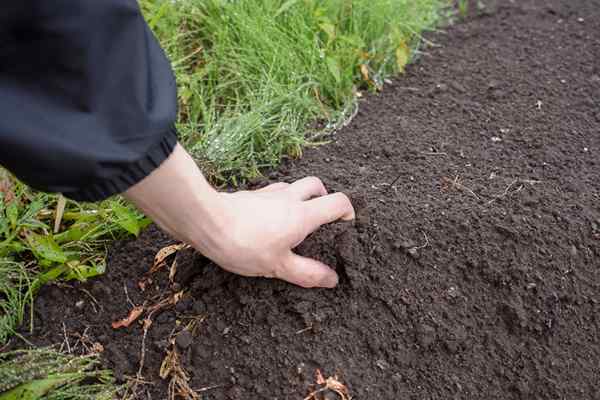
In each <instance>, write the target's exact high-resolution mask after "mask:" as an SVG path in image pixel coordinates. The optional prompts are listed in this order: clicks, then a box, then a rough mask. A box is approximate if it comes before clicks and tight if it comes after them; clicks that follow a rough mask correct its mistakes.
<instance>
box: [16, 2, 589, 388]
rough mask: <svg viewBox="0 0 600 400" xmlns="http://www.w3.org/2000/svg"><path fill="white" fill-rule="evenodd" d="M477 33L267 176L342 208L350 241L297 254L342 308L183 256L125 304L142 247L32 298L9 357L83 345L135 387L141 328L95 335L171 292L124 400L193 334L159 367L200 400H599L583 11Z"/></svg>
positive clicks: (330, 232)
mask: <svg viewBox="0 0 600 400" xmlns="http://www.w3.org/2000/svg"><path fill="white" fill-rule="evenodd" d="M474 14H476V15H472V16H471V17H470V18H469V19H468V20H467V21H465V22H464V23H459V24H457V25H455V26H453V27H451V28H449V29H448V30H447V32H445V33H440V34H438V35H435V36H433V37H432V38H430V39H431V40H432V41H434V42H435V43H436V44H438V45H440V46H436V47H429V48H427V49H425V51H426V54H424V56H423V57H421V59H420V60H419V62H418V63H416V64H414V65H412V66H411V67H410V68H409V69H408V71H407V73H406V75H405V76H404V77H402V78H401V79H397V80H396V81H395V82H394V83H393V84H390V85H388V86H387V87H386V89H385V90H384V91H383V93H381V94H379V95H371V96H366V98H365V99H364V100H363V101H361V103H360V112H359V113H358V115H357V117H356V118H355V119H354V121H353V122H352V123H351V124H350V125H349V126H347V127H346V128H344V129H343V130H342V131H340V132H339V133H338V134H337V135H336V137H335V138H334V140H333V142H332V143H331V144H330V145H328V146H323V147H319V148H316V149H312V150H309V151H307V152H306V155H305V157H304V158H303V159H302V160H299V161H297V162H293V163H288V164H286V165H284V166H283V167H282V168H281V169H280V170H278V171H276V172H273V173H272V174H270V175H269V180H272V181H275V180H280V179H283V180H288V181H291V180H294V179H296V178H300V177H302V176H305V175H317V176H320V177H321V178H322V179H323V180H324V182H325V183H326V185H327V186H328V187H329V188H330V189H331V190H343V191H346V192H349V193H351V195H352V196H353V198H354V199H355V203H356V206H357V209H358V219H357V220H356V222H355V223H350V224H335V225H331V226H329V227H326V228H324V229H322V230H320V231H319V232H318V233H317V234H315V235H313V236H312V237H310V238H309V239H308V240H307V241H306V242H305V243H304V244H303V245H302V246H301V247H300V249H299V252H301V253H302V254H305V255H310V256H313V257H316V258H319V259H321V260H324V261H326V262H327V263H329V264H330V265H332V266H335V267H336V268H337V270H338V272H339V274H340V276H341V281H340V285H339V287H338V288H336V289H335V290H306V289H301V288H298V287H294V286H292V285H289V284H286V283H283V282H279V281H274V280H266V279H246V278H241V277H237V276H233V275H230V274H227V273H225V272H222V271H221V270H219V269H218V268H216V267H215V266H213V265H211V264H207V263H206V262H205V260H203V259H202V257H201V256H199V255H195V254H194V253H192V252H191V251H189V250H188V251H181V252H179V253H178V254H177V255H176V257H177V264H178V276H176V281H178V282H179V283H177V284H175V285H174V286H175V287H174V288H173V285H171V286H170V287H169V283H168V279H167V271H166V270H165V271H163V272H161V273H159V274H157V275H156V276H155V277H154V282H153V283H152V284H151V285H149V288H147V289H146V291H145V292H143V293H142V292H141V291H140V289H139V288H138V287H137V282H138V281H139V280H140V279H141V277H142V275H143V274H144V273H145V271H147V270H148V269H149V268H150V266H151V265H152V260H153V257H154V255H155V254H156V252H157V251H158V250H159V249H160V248H162V247H163V246H165V245H167V244H169V243H172V242H171V241H170V239H168V238H167V237H166V236H165V235H164V234H162V233H160V232H159V231H157V230H156V229H155V228H150V229H148V230H147V231H146V232H144V233H143V234H142V235H141V237H140V238H139V239H138V240H135V241H125V242H122V243H117V244H116V245H115V246H114V247H113V248H112V250H111V251H110V262H109V269H108V273H107V274H106V275H105V276H103V277H101V278H100V279H97V280H95V281H94V282H91V283H88V284H85V285H78V286H74V287H73V288H62V287H61V288H57V287H49V288H46V289H44V290H43V292H42V294H41V295H40V296H39V297H38V299H37V301H36V308H35V309H36V320H35V326H36V330H35V333H34V335H32V336H31V335H30V336H27V338H28V339H29V340H31V341H32V342H34V343H36V344H49V343H62V342H64V334H65V332H66V334H67V336H68V337H69V341H70V342H69V345H70V346H71V347H73V346H76V345H78V339H77V338H76V334H77V333H79V334H84V333H85V335H86V337H87V339H88V340H89V342H90V343H93V342H98V343H100V344H102V346H103V347H104V352H103V355H104V358H105V360H106V363H107V365H108V366H110V367H112V368H114V369H115V371H116V372H117V374H118V375H119V376H120V377H126V376H135V374H136V372H137V369H138V363H139V361H140V348H141V343H142V328H141V325H140V323H139V321H138V322H136V323H134V324H133V325H132V327H130V328H127V329H120V330H113V329H112V328H111V326H110V323H111V322H112V321H114V320H118V319H121V318H123V317H125V316H126V315H127V313H128V311H129V310H130V309H131V305H130V304H129V303H128V301H127V300H126V295H125V291H124V285H125V286H126V287H127V288H128V290H127V291H128V294H129V297H130V298H131V301H132V302H133V303H135V304H136V305H140V304H142V303H144V302H147V304H152V303H153V302H156V301H157V299H158V297H160V296H161V295H162V296H163V297H165V296H167V295H169V294H170V293H172V292H173V290H175V291H176V290H179V289H186V295H185V296H184V298H183V299H182V300H180V301H179V303H178V304H177V305H176V306H175V307H171V308H166V309H164V310H163V311H162V312H160V313H157V314H156V315H155V316H154V318H153V320H154V323H153V325H152V326H151V327H150V330H149V332H148V336H147V339H146V359H145V367H144V369H143V375H144V377H145V378H147V379H150V380H152V381H154V385H152V386H145V387H144V389H143V393H142V392H141V395H140V397H141V398H148V399H150V398H151V399H165V398H166V397H167V395H166V388H167V382H165V381H161V380H160V378H159V377H158V371H159V369H160V365H161V362H162V360H163V358H164V356H165V351H166V349H168V348H170V345H169V343H168V340H167V339H168V337H169V335H170V334H171V333H173V332H174V333H175V334H177V333H178V332H181V331H182V329H183V328H184V326H186V324H188V323H189V322H190V321H192V318H194V317H203V318H205V319H204V320H203V321H202V322H198V323H197V324H196V329H194V330H193V331H192V332H184V333H182V334H180V337H178V339H177V341H176V344H175V346H176V348H177V349H178V352H179V353H180V354H181V355H182V363H183V365H184V367H185V368H186V369H187V371H188V372H189V374H190V375H191V377H192V378H191V386H192V387H193V388H195V389H198V388H203V387H213V388H212V389H208V390H205V391H203V392H202V395H203V396H204V397H203V398H204V399H303V398H304V397H306V396H307V395H308V394H309V393H310V391H311V390H314V388H315V386H314V383H315V370H316V369H317V368H319V369H320V370H321V371H322V372H323V375H324V376H325V377H328V376H333V375H337V376H338V378H339V380H340V381H342V382H344V383H345V384H346V385H347V386H348V388H349V391H350V393H351V395H352V396H353V398H354V399H359V400H367V399H388V400H392V399H563V398H568V399H600V176H599V173H600V161H599V159H598V156H599V154H600V2H599V1H594V0H579V1H572V0H563V1H558V0H518V1H510V0H504V1H497V2H494V3H492V2H490V1H488V2H487V6H486V8H485V9H483V10H480V11H478V12H477V13H474ZM262 183H267V182H262ZM157 286H160V288H161V290H157ZM84 290H85V291H86V292H84ZM161 293H162V294H161ZM92 297H93V298H95V299H96V301H97V302H98V304H95V303H94V301H93V300H92ZM80 300H82V301H83V305H82V304H81V303H78V301H80ZM78 306H79V308H78ZM63 322H64V327H63ZM79 341H80V340H79ZM80 342H81V341H80ZM79 346H80V347H81V343H79ZM215 386H216V387H215ZM324 398H326V399H338V397H337V395H335V394H333V393H328V394H326V396H325V397H324Z"/></svg>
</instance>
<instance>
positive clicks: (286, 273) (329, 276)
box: [276, 252, 338, 288]
mask: <svg viewBox="0 0 600 400" xmlns="http://www.w3.org/2000/svg"><path fill="white" fill-rule="evenodd" d="M276 277H277V278H279V279H283V280H284V281H287V282H290V283H293V284H295V285H298V286H302V287H305V288H312V287H324V288H333V287H335V286H336V285H337V283H338V276H337V274H336V273H335V271H334V270H332V269H331V268H329V267H328V266H327V265H325V264H323V263H322V262H319V261H317V260H313V259H310V258H306V257H302V256H299V255H297V254H294V253H292V252H290V253H289V257H288V258H287V260H286V261H285V263H284V268H283V269H282V270H280V271H278V275H277V276H276Z"/></svg>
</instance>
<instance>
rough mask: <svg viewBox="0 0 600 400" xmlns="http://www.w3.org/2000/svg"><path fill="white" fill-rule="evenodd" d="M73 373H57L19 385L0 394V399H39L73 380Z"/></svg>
mask: <svg viewBox="0 0 600 400" xmlns="http://www.w3.org/2000/svg"><path fill="white" fill-rule="evenodd" d="M72 379H73V378H72V375H69V374H65V375H57V376H54V377H48V378H46V379H38V380H35V381H31V382H27V383H24V384H22V385H19V386H17V387H16V388H14V389H11V390H9V391H8V392H5V393H2V394H0V400H38V399H42V398H43V397H44V396H45V395H46V394H48V393H49V392H50V391H51V390H53V389H55V388H57V387H59V386H62V385H64V384H65V383H68V382H69V381H71V380H72Z"/></svg>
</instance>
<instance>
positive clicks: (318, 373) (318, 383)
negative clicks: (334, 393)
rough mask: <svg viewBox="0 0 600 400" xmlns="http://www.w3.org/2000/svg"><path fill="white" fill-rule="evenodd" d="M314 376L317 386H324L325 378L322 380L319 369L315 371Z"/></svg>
mask: <svg viewBox="0 0 600 400" xmlns="http://www.w3.org/2000/svg"><path fill="white" fill-rule="evenodd" d="M315 375H316V376H317V385H324V384H325V378H323V374H322V373H321V370H320V369H317V371H316V372H315Z"/></svg>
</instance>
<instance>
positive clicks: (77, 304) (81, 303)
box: [75, 300, 85, 309]
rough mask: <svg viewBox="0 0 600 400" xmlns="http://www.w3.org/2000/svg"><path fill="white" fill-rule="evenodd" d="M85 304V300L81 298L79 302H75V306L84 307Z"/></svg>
mask: <svg viewBox="0 0 600 400" xmlns="http://www.w3.org/2000/svg"><path fill="white" fill-rule="evenodd" d="M84 305H85V301H83V300H79V301H78V302H77V303H75V307H77V308H79V309H82V308H83V306H84Z"/></svg>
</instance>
